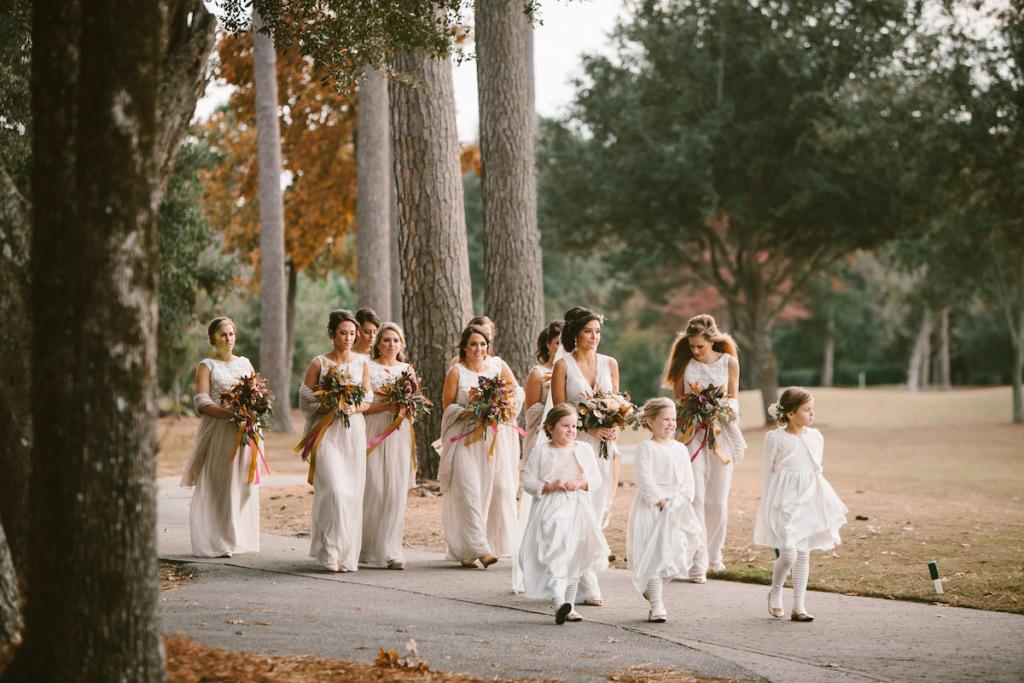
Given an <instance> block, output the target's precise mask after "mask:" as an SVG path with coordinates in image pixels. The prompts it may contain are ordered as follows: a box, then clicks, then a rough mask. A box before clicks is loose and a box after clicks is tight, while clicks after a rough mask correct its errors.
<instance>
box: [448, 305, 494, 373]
mask: <svg viewBox="0 0 1024 683" xmlns="http://www.w3.org/2000/svg"><path fill="white" fill-rule="evenodd" d="M470 325H477V326H479V327H482V328H484V331H485V332H486V333H487V338H488V339H490V342H489V343H488V345H487V355H488V356H490V355H492V354H493V353H494V340H495V338H496V337H497V335H498V326H497V325H495V324H494V321H493V320H491V319H490V318H488V317H487V316H486V315H476V316H473V317H472V318H470V319H469V322H468V323H466V327H469V326H470ZM458 362H459V357H458V356H457V355H456V356H455V357H454V358H452V360H451V362H449V363H448V367H449V368H450V367H453V366H454V365H455V364H456V363H458Z"/></svg>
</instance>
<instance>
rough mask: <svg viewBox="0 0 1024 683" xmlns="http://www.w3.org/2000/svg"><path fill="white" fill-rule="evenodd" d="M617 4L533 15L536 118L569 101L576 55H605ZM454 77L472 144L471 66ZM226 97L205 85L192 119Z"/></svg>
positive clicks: (557, 3) (557, 6)
mask: <svg viewBox="0 0 1024 683" xmlns="http://www.w3.org/2000/svg"><path fill="white" fill-rule="evenodd" d="M623 5H624V0H543V2H542V4H541V9H540V13H539V15H538V16H539V19H540V21H541V22H543V23H542V24H538V25H537V26H536V30H535V32H534V39H533V41H534V42H533V46H534V66H535V72H536V73H535V82H536V88H537V112H538V113H539V114H540V115H541V116H555V115H557V114H559V113H560V112H561V111H562V110H563V109H564V108H565V106H566V105H568V104H569V102H571V101H572V97H573V93H574V90H573V87H572V79H573V78H574V77H576V76H578V75H580V73H581V69H580V55H581V54H584V53H595V52H604V51H606V50H607V47H608V37H607V34H608V33H609V32H610V31H611V30H612V28H613V27H614V25H615V20H616V18H618V16H619V14H620V13H621V11H622V9H623ZM454 78H455V107H456V116H457V120H458V128H459V139H460V140H461V141H463V142H471V141H475V140H476V139H477V133H478V130H479V126H478V121H479V115H478V114H479V111H478V108H477V98H476V62H475V61H467V62H464V63H463V64H462V65H461V66H458V67H456V68H455V70H454ZM229 92H230V91H229V89H228V88H225V87H222V86H217V85H215V84H211V85H210V86H209V87H208V88H207V89H206V96H205V97H203V99H201V100H200V101H199V104H198V106H197V107H196V117H197V118H199V119H203V118H206V117H207V116H209V115H210V113H211V112H212V111H213V110H214V109H215V108H216V107H217V106H218V105H220V104H222V103H223V102H224V101H225V100H226V99H227V97H228V94H229Z"/></svg>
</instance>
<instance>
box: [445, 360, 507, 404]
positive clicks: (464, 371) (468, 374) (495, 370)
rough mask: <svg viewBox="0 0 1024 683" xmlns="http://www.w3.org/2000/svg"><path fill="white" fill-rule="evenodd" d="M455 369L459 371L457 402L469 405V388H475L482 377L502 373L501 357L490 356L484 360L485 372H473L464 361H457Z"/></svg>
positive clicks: (495, 375)
mask: <svg viewBox="0 0 1024 683" xmlns="http://www.w3.org/2000/svg"><path fill="white" fill-rule="evenodd" d="M455 369H456V370H458V371H459V390H458V392H456V394H455V402H456V403H458V404H459V405H463V406H468V405H469V390H470V389H473V388H474V387H476V386H477V384H478V383H479V382H480V377H497V376H498V375H499V374H501V358H499V357H498V356H489V357H488V358H487V360H486V361H485V362H484V370H483V372H479V373H477V372H473V371H472V370H470V369H469V368H467V367H466V366H465V365H463V364H462V363H456V364H455Z"/></svg>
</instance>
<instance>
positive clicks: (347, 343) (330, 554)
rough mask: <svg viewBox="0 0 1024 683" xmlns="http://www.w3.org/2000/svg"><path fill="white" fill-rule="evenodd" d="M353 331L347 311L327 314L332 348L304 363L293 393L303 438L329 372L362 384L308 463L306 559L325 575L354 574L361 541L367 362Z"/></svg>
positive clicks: (318, 410)
mask: <svg viewBox="0 0 1024 683" xmlns="http://www.w3.org/2000/svg"><path fill="white" fill-rule="evenodd" d="M357 329H358V324H357V323H356V319H355V316H353V315H352V313H351V312H350V311H347V310H344V309H339V310H336V311H331V315H330V318H329V319H328V323H327V336H328V337H329V338H330V339H331V341H332V342H333V344H334V348H333V349H332V350H331V352H330V353H326V354H323V355H321V356H317V357H316V358H314V359H313V360H312V361H310V363H309V368H307V370H306V377H305V379H304V380H303V383H302V386H301V387H299V408H300V409H301V410H302V413H303V415H305V416H306V433H307V434H308V433H309V431H310V430H311V429H313V428H315V426H316V425H317V424H318V423H319V421H320V420H321V419H322V418H323V416H324V415H325V414H326V413H325V410H326V409H325V408H322V407H321V406H320V401H319V400H318V399H317V398H316V396H315V395H314V394H313V392H314V391H315V390H316V388H317V386H319V384H320V381H321V379H322V378H323V377H324V375H326V374H327V371H328V370H330V368H331V367H333V366H340V367H341V369H342V370H347V371H348V374H349V375H351V377H352V381H353V382H359V383H362V385H363V389H364V390H365V391H366V399H365V400H364V402H363V403H362V404H360V405H358V406H350V405H347V406H345V408H344V412H345V414H346V415H347V416H348V419H349V426H348V427H346V426H345V424H344V422H343V421H342V420H341V419H335V420H334V422H332V423H331V425H330V426H329V427H327V431H326V432H325V434H324V436H323V439H322V440H321V441H320V445H319V448H318V450H317V452H316V457H315V460H311V461H310V469H311V470H312V472H311V474H312V482H311V483H312V484H313V516H312V530H311V533H310V536H311V537H312V538H311V543H310V547H309V556H310V557H315V558H316V559H317V561H318V562H320V563H322V564H323V566H324V568H325V569H327V571H331V572H349V571H353V572H354V571H356V570H357V569H358V568H359V552H360V549H361V546H362V540H363V484H364V482H365V480H366V424H365V422H364V420H363V415H362V413H363V411H365V410H366V408H367V406H368V405H369V400H370V391H371V387H370V365H369V361H368V359H367V358H366V356H361V355H359V354H357V353H355V352H354V351H353V350H352V344H353V342H355V339H356V330H357Z"/></svg>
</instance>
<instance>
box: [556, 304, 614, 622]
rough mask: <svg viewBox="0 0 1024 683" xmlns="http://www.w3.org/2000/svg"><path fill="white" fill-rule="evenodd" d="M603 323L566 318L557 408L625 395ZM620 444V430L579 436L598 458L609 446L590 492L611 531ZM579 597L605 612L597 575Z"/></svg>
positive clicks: (595, 317) (575, 311)
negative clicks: (602, 347)
mask: <svg viewBox="0 0 1024 683" xmlns="http://www.w3.org/2000/svg"><path fill="white" fill-rule="evenodd" d="M603 323H604V316H602V315H600V314H598V313H595V312H594V311H592V310H590V309H588V308H582V307H579V306H577V307H575V308H571V309H569V310H568V311H566V312H565V324H564V327H563V328H562V347H563V348H564V349H565V351H566V354H565V356H563V357H562V358H561V359H560V360H559V361H557V362H556V363H555V366H554V368H553V369H552V374H551V400H552V402H553V403H554V404H555V405H558V404H560V403H569V404H571V405H574V406H575V405H577V404H578V403H580V401H582V400H583V398H584V397H585V396H592V395H594V394H595V393H597V392H601V393H617V392H618V391H619V364H618V362H617V361H616V360H615V359H614V358H612V357H611V356H605V355H603V354H600V353H598V352H597V347H598V345H599V344H600V343H601V327H602V325H603ZM618 438H619V430H618V429H616V428H612V429H604V428H597V429H592V430H589V431H583V432H580V434H579V440H580V441H582V442H584V443H586V444H588V445H589V446H590V447H591V449H592V450H593V451H594V453H595V454H596V455H599V454H600V446H601V442H602V441H603V442H606V443H607V454H608V457H606V458H602V457H598V458H597V466H598V469H599V470H600V472H601V480H602V483H601V485H600V487H598V488H595V489H591V491H590V502H591V503H592V504H593V506H594V513H595V514H596V515H597V519H598V522H599V523H600V524H601V528H602V529H604V528H605V527H607V526H608V522H609V520H610V518H611V513H612V501H613V499H614V497H615V492H616V490H617V489H618V486H619V447H618V445H617V443H616V442H617V440H618ZM577 597H578V599H580V600H581V602H582V603H583V604H584V605H589V606H593V607H599V606H601V605H603V604H604V599H603V598H602V597H601V586H600V585H599V584H598V581H597V574H595V573H593V572H587V573H586V574H584V576H583V579H582V580H581V581H580V590H579V595H578V596H577Z"/></svg>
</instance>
